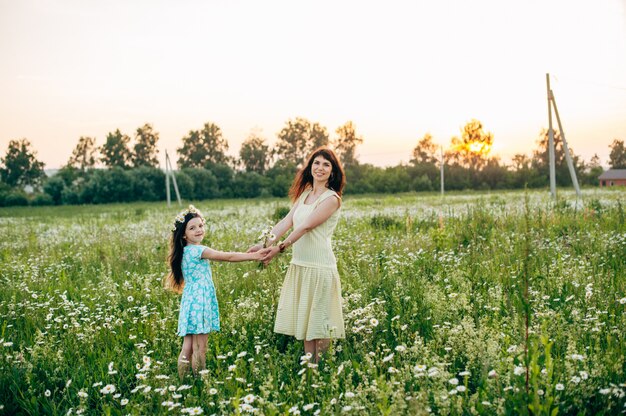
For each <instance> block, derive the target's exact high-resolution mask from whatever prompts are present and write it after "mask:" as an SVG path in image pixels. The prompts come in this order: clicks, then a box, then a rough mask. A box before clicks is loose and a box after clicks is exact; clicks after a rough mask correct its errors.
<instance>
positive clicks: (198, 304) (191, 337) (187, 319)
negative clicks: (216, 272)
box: [166, 205, 267, 379]
mask: <svg viewBox="0 0 626 416" xmlns="http://www.w3.org/2000/svg"><path fill="white" fill-rule="evenodd" d="M204 224H205V221H204V218H203V217H202V213H201V212H200V211H199V210H198V209H196V208H195V207H194V206H193V205H189V208H188V209H186V210H184V211H182V212H181V213H179V214H178V215H177V216H176V219H175V221H174V226H173V227H172V240H171V245H170V254H169V257H168V260H169V264H170V267H171V272H170V274H169V276H168V277H167V281H166V287H168V288H170V289H172V290H174V291H176V292H178V293H181V292H182V299H181V301H180V313H179V315H178V331H177V333H178V335H179V336H181V337H184V338H183V347H182V349H181V351H180V355H179V356H178V375H179V377H180V378H181V379H182V378H184V376H185V375H186V374H187V372H188V371H189V367H190V364H191V368H192V370H193V373H194V374H197V373H198V371H200V370H203V369H204V368H205V367H206V347H207V341H208V337H209V335H208V334H209V332H213V331H219V329H220V321H219V318H220V316H219V309H218V305H217V297H216V296H215V286H213V280H212V273H211V266H210V264H209V262H208V260H215V261H230V262H239V261H246V260H257V261H258V260H260V259H261V258H262V257H263V256H264V255H265V254H266V253H267V250H262V253H261V251H260V252H258V253H238V252H223V251H217V250H213V249H211V248H209V247H206V246H203V245H200V244H201V243H202V239H203V238H204V235H205V228H204Z"/></svg>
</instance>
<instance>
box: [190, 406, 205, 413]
mask: <svg viewBox="0 0 626 416" xmlns="http://www.w3.org/2000/svg"><path fill="white" fill-rule="evenodd" d="M203 412H204V411H203V410H202V408H201V407H190V408H189V411H188V412H187V413H189V414H190V415H201V414H202V413H203Z"/></svg>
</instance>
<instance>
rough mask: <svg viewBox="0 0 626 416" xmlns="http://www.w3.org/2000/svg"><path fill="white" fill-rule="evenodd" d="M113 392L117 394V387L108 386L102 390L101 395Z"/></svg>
mask: <svg viewBox="0 0 626 416" xmlns="http://www.w3.org/2000/svg"><path fill="white" fill-rule="evenodd" d="M113 392H115V386H114V385H113V384H107V385H106V386H104V387H102V388H101V389H100V393H102V394H111V393H113Z"/></svg>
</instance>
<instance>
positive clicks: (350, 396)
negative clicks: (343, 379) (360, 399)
mask: <svg viewBox="0 0 626 416" xmlns="http://www.w3.org/2000/svg"><path fill="white" fill-rule="evenodd" d="M345 396H346V397H347V398H348V399H351V398H353V397H354V396H355V394H354V393H352V392H351V391H347V392H346V394H345Z"/></svg>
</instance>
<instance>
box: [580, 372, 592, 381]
mask: <svg viewBox="0 0 626 416" xmlns="http://www.w3.org/2000/svg"><path fill="white" fill-rule="evenodd" d="M578 374H580V378H582V379H583V380H587V379H588V378H589V373H587V372H586V371H579V372H578Z"/></svg>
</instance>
